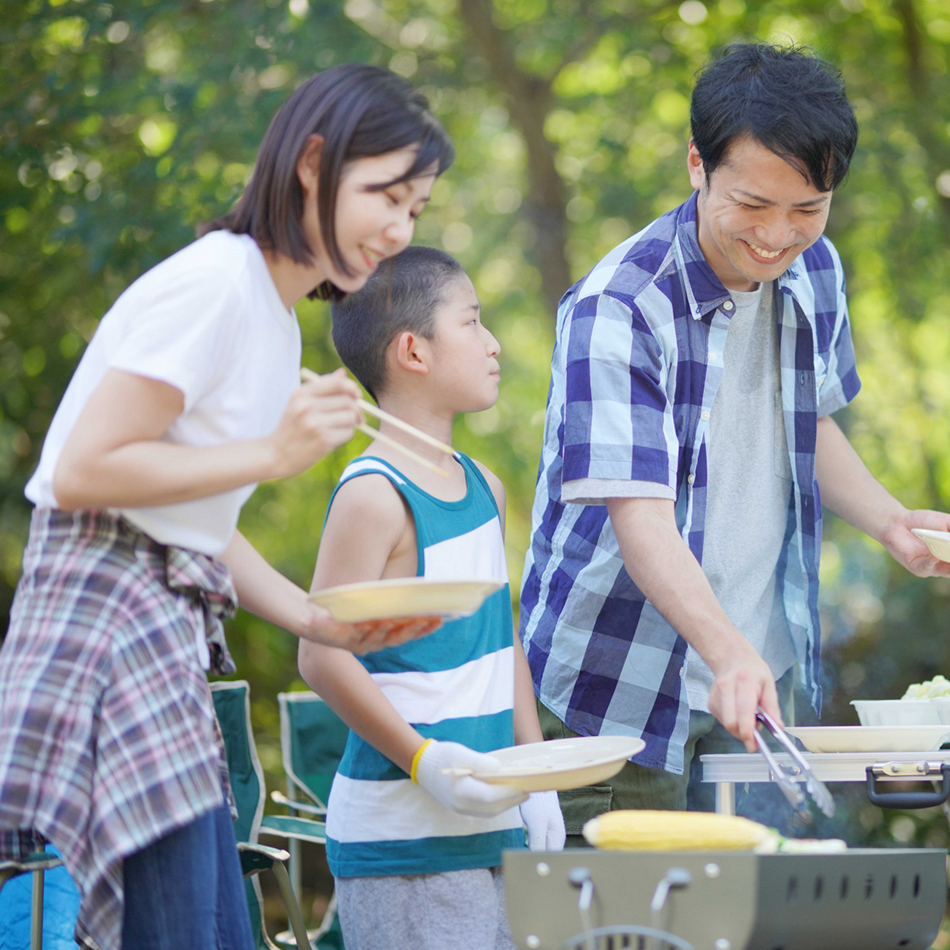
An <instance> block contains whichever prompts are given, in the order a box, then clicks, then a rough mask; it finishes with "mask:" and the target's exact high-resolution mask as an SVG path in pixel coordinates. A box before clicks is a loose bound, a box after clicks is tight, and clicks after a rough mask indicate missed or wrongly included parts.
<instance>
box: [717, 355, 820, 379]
mask: <svg viewBox="0 0 950 950" xmlns="http://www.w3.org/2000/svg"><path fill="white" fill-rule="evenodd" d="M718 359H719V354H718V353H717V352H716V351H715V350H713V352H712V353H710V354H709V362H710V363H715V362H716V360H718ZM804 381H805V380H804V379H803V380H802V382H804Z"/></svg>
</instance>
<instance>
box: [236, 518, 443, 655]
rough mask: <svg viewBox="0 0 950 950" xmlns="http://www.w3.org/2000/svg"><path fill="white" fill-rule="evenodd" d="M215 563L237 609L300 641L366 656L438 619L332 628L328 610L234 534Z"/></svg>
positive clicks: (425, 628)
mask: <svg viewBox="0 0 950 950" xmlns="http://www.w3.org/2000/svg"><path fill="white" fill-rule="evenodd" d="M221 560H222V561H223V562H224V563H225V564H227V565H228V567H229V568H230V569H231V576H232V578H233V579H234V587H235V589H236V590H237V595H238V603H239V604H240V605H241V607H243V608H244V609H245V610H249V611H250V612H251V613H253V614H257V616H258V617H262V618H263V619H264V620H267V621H269V622H270V623H273V624H276V625H277V626H278V627H283V628H284V630H289V631H290V632H291V633H292V634H294V635H295V636H297V637H300V639H301V640H313V641H315V642H317V643H325V644H327V645H329V646H330V647H342V648H343V649H344V650H352V651H353V652H354V653H370V652H372V651H373V650H381V649H383V648H384V647H391V646H396V645H397V644H399V643H405V641H407V640H414V639H415V638H416V637H420V636H423V635H424V634H427V633H431V632H432V631H433V630H434V629H435V628H436V627H438V626H439V621H438V619H435V618H431V617H428V618H422V619H415V618H404V619H400V620H373V621H368V622H366V623H358V624H348V623H337V621H335V620H334V619H333V618H332V617H331V616H330V614H329V612H328V611H326V610H324V609H323V608H322V607H318V606H317V605H316V604H314V603H311V602H310V601H309V600H308V599H307V594H306V591H304V590H303V589H302V588H300V587H298V586H297V585H296V584H295V583H294V582H293V581H291V580H289V579H288V578H286V577H284V575H283V574H281V573H280V571H278V570H275V569H274V568H273V567H271V565H270V564H268V563H267V561H265V560H264V558H263V557H262V556H261V554H260V553H259V552H258V550H257V549H256V548H255V547H254V545H252V544H251V542H250V541H248V540H247V538H245V537H244V535H243V534H241V532H240V531H235V533H234V537H233V538H232V539H231V543H230V544H229V545H228V547H227V549H226V550H225V552H224V554H222V555H221ZM333 652H339V651H333Z"/></svg>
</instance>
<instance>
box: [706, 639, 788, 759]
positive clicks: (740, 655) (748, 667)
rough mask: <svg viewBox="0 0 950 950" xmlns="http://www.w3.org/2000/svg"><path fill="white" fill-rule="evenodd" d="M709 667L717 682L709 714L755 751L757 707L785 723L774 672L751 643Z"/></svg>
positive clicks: (749, 749) (711, 698)
mask: <svg viewBox="0 0 950 950" xmlns="http://www.w3.org/2000/svg"><path fill="white" fill-rule="evenodd" d="M710 668H711V669H712V671H713V673H714V674H715V677H716V681H715V682H714V683H713V686H712V689H711V690H710V692H709V711H710V712H711V713H712V714H713V715H714V716H715V717H716V718H717V719H718V720H719V721H720V722H721V723H722V724H723V726H724V727H725V728H726V730H728V731H729V732H730V733H732V735H734V736H735V737H736V738H737V739H741V740H742V742H743V743H745V747H746V749H747V750H748V751H749V752H755V751H756V748H757V746H756V744H755V730H756V728H757V727H756V721H755V714H756V710H757V709H758V707H759V706H761V707H762V708H763V709H764V710H765V711H766V712H767V713H768V714H769V715H770V716H771V717H772V718H773V719H774V720H775V721H776V722H777V723H779V725H782V724H783V723H782V713H781V710H780V709H779V705H778V694H777V693H776V691H775V678H774V677H773V676H772V671H771V670H770V669H769V667H768V664H767V663H766V662H765V661H764V660H763V659H762V657H760V656H759V655H758V653H756V652H755V649H754V648H753V647H752V646H751V645H750V644H749V643H748V641H745V648H742V647H741V646H740V648H739V649H734V650H731V651H730V652H729V654H728V655H727V656H726V657H725V658H724V659H723V660H722V661H721V662H719V663H717V664H716V665H715V666H714V665H713V664H712V663H710Z"/></svg>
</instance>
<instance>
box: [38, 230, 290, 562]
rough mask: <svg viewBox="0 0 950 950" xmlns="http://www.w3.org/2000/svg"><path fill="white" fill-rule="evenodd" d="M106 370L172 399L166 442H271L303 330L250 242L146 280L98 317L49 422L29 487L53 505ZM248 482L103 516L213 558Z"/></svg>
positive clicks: (192, 250)
mask: <svg viewBox="0 0 950 950" xmlns="http://www.w3.org/2000/svg"><path fill="white" fill-rule="evenodd" d="M109 369H120V370H125V371H126V372H129V373H135V374H136V375H139V376H147V377H149V378H151V379H157V380H161V381H162V382H165V383H169V384H170V385H172V386H174V387H175V388H177V389H179V390H181V392H182V393H183V394H184V397H185V406H184V411H183V412H182V414H181V415H180V416H179V417H178V418H177V419H176V420H175V421H174V422H173V423H172V425H171V426H170V427H169V429H168V432H167V433H166V434H165V436H164V437H163V438H164V440H165V441H168V442H173V443H176V444H179V445H193V446H212V445H221V444H222V443H225V442H233V441H237V440H242V439H255V438H260V437H262V436H265V435H268V434H269V433H271V432H273V431H274V429H275V428H276V427H277V423H278V422H279V421H280V418H281V416H282V414H283V412H284V409H285V408H286V406H287V400H288V399H289V398H290V395H291V393H292V392H293V391H294V389H295V387H296V386H298V385H299V382H300V376H299V374H300V328H299V326H298V325H297V318H296V315H295V314H294V312H293V310H287V308H286V307H285V306H284V304H283V302H282V301H281V299H280V295H279V294H278V292H277V288H276V287H275V286H274V282H273V280H272V278H271V276H270V272H269V271H268V269H267V264H266V262H265V261H264V257H263V255H262V254H261V251H260V249H259V248H258V246H257V244H256V243H255V241H254V239H253V238H251V237H250V236H249V235H246V234H232V233H231V232H230V231H213V232H211V233H210V234H207V235H206V236H205V237H203V238H201V239H199V240H197V241H195V242H194V243H193V244H190V245H188V246H187V247H185V248H183V249H182V250H180V251H179V252H178V253H177V254H173V255H172V256H171V257H169V258H168V259H167V260H165V261H163V262H162V263H161V264H159V265H157V266H156V267H154V268H152V270H150V271H148V272H147V273H146V274H143V275H142V276H141V277H140V278H139V279H138V280H137V281H135V283H133V284H132V285H131V286H130V287H129V288H128V289H127V290H126V291H125V292H124V293H123V294H122V296H121V297H119V299H118V300H117V301H116V302H115V304H114V305H113V306H112V308H111V309H110V310H109V312H108V313H107V314H106V315H105V316H104V317H103V318H102V321H101V322H100V324H99V327H98V329H97V330H96V333H95V336H93V338H92V340H91V342H90V343H89V346H88V347H87V348H86V352H85V353H84V354H83V357H82V361H81V362H80V364H79V366H78V367H77V369H76V372H75V374H74V375H73V378H72V380H71V381H70V383H69V387H68V388H67V390H66V394H65V395H64V396H63V401H62V402H61V403H60V405H59V408H58V409H57V411H56V415H55V416H54V418H53V422H52V424H51V425H50V428H49V432H48V433H47V436H46V441H45V443H44V445H43V452H42V455H41V457H40V464H39V467H38V468H37V470H36V472H35V473H34V475H33V477H32V478H31V479H30V481H29V483H28V484H27V486H26V497H27V498H29V500H30V501H32V502H33V503H34V504H35V505H37V506H52V507H55V506H56V498H55V496H54V494H53V472H54V471H55V469H56V463H57V461H58V459H59V454H60V452H61V451H62V448H63V445H64V444H65V442H66V440H67V438H68V437H69V434H70V432H71V431H72V428H73V426H74V425H75V422H76V419H77V418H78V417H79V414H80V413H81V412H82V410H83V407H84V406H85V404H86V401H87V400H88V398H89V396H90V395H91V394H92V392H93V390H95V388H96V387H97V386H98V385H99V383H100V381H101V380H102V378H103V376H104V375H105V373H106V371H107V370H109ZM255 487H256V485H253V484H251V485H245V486H243V487H241V488H237V489H234V490H232V491H227V492H222V493H221V494H218V495H211V496H208V497H206V498H199V499H196V500H194V501H186V502H181V503H179V504H174V505H156V506H154V507H147V508H121V509H111V510H112V511H114V512H115V513H117V514H122V515H124V516H125V517H126V518H128V520H129V521H131V522H132V523H133V524H134V525H135V526H136V527H138V528H139V529H141V530H142V531H144V532H145V533H146V534H148V535H149V536H151V537H152V538H154V539H155V540H156V541H159V542H160V543H162V544H173V545H176V546H179V547H185V548H191V549H193V550H195V551H200V552H202V553H204V554H209V555H212V556H214V555H218V554H220V553H221V552H222V551H223V550H224V549H225V548H226V547H227V545H228V543H229V542H230V540H231V537H232V535H233V534H234V530H235V528H236V526H237V521H238V515H239V514H240V511H241V506H242V505H243V504H244V502H245V501H246V500H247V499H248V497H249V496H250V494H251V493H252V492H253V491H254V488H255Z"/></svg>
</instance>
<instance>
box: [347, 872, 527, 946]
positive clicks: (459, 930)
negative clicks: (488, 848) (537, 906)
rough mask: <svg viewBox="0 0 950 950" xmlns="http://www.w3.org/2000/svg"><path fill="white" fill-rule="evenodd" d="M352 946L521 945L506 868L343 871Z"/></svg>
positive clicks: (348, 940)
mask: <svg viewBox="0 0 950 950" xmlns="http://www.w3.org/2000/svg"><path fill="white" fill-rule="evenodd" d="M336 896H337V902H338V903H337V911H338V913H339V915H340V925H341V926H342V928H343V939H344V940H345V941H346V948H347V950H403V948H405V950H410V948H411V950H450V948H451V950H517V948H516V946H515V942H514V941H513V940H512V938H511V931H510V930H509V928H508V915H507V913H506V912H505V885H504V879H503V877H502V873H501V868H473V869H471V870H465V871H444V872H442V873H441V874H412V875H405V876H402V875H398V876H397V875H393V876H390V877H338V878H337V879H336Z"/></svg>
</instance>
